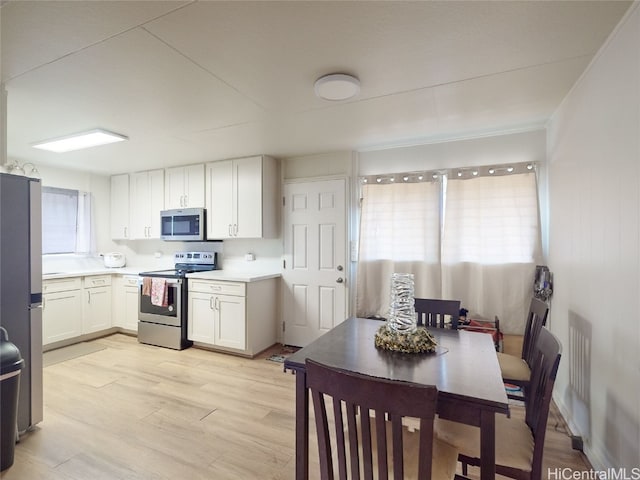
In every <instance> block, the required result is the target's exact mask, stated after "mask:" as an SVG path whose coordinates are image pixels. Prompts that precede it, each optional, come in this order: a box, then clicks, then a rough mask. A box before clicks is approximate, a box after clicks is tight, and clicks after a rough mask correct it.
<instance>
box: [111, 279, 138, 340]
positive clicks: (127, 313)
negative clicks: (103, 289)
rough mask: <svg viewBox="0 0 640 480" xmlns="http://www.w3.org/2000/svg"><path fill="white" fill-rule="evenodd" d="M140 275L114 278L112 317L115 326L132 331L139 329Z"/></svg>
mask: <svg viewBox="0 0 640 480" xmlns="http://www.w3.org/2000/svg"><path fill="white" fill-rule="evenodd" d="M139 278H140V277H138V276H137V275H135V276H134V275H125V276H117V277H114V278H113V283H112V288H113V294H112V318H113V326H114V327H120V328H123V329H125V330H128V331H131V332H137V331H138V279H139Z"/></svg>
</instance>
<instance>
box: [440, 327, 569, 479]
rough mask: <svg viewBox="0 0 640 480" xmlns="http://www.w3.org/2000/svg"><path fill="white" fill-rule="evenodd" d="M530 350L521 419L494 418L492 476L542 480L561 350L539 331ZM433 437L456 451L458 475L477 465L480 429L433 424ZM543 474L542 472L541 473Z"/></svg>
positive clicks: (552, 337) (550, 336)
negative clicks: (523, 408) (459, 471)
mask: <svg viewBox="0 0 640 480" xmlns="http://www.w3.org/2000/svg"><path fill="white" fill-rule="evenodd" d="M532 349H533V360H532V370H531V381H530V387H529V389H530V390H529V395H528V396H527V397H526V399H525V418H524V419H517V418H513V417H507V416H505V415H496V473H497V474H500V475H504V476H507V477H511V478H515V479H518V480H541V479H542V454H543V451H544V438H545V433H546V431H547V419H548V417H549V408H550V405H551V394H552V392H553V384H554V383H555V379H556V374H557V373H558V365H559V364H560V356H561V353H562V347H561V345H560V342H559V340H558V339H557V338H556V336H555V335H553V334H552V333H551V332H550V331H549V330H547V329H546V328H543V329H542V330H541V331H540V334H539V336H538V338H537V340H536V343H535V345H534V346H533V347H532ZM436 432H437V435H438V436H439V437H440V438H441V439H443V440H445V441H446V442H448V443H451V444H453V445H455V446H456V447H457V448H459V449H460V453H459V455H458V460H459V461H460V462H461V463H462V473H463V475H467V466H468V465H474V466H479V465H480V429H479V428H478V427H472V426H469V425H463V424H461V423H456V422H451V421H449V420H442V419H438V420H437V421H436ZM545 474H546V472H545Z"/></svg>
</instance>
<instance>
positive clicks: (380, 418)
mask: <svg viewBox="0 0 640 480" xmlns="http://www.w3.org/2000/svg"><path fill="white" fill-rule="evenodd" d="M305 365H306V375H307V386H308V387H309V389H310V392H311V397H312V399H313V407H314V412H315V419H316V431H317V434H318V449H319V457H320V478H321V479H322V480H332V479H333V478H334V476H335V475H336V473H337V475H338V476H337V478H339V479H341V480H342V479H346V478H347V477H349V478H352V479H359V478H364V479H366V480H369V479H373V478H374V476H375V478H379V479H386V478H389V476H390V475H391V473H392V475H393V476H392V477H391V478H394V479H395V480H401V479H405V478H412V479H438V480H439V479H452V478H454V476H455V471H456V466H457V456H458V452H457V450H456V449H455V448H453V447H452V446H451V445H447V444H446V443H445V442H442V441H440V440H437V439H435V438H434V436H433V424H434V417H435V411H436V402H437V398H438V390H437V388H436V387H435V386H428V385H417V384H413V383H408V382H400V381H392V380H388V379H381V378H376V377H370V376H367V375H361V374H358V373H354V372H350V371H345V370H340V369H337V368H333V367H330V366H326V365H322V364H320V363H317V362H314V361H312V360H309V359H307V360H306V362H305ZM328 412H329V414H328ZM406 417H413V418H412V419H411V420H414V419H419V429H418V430H414V431H409V429H408V428H407V427H406V426H404V425H403V418H406ZM331 419H332V420H331ZM331 424H332V425H331ZM347 447H348V449H347ZM334 459H337V472H336V471H335V469H334V464H333V461H334ZM348 472H349V473H350V475H349V474H348Z"/></svg>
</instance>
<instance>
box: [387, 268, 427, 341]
mask: <svg viewBox="0 0 640 480" xmlns="http://www.w3.org/2000/svg"><path fill="white" fill-rule="evenodd" d="M375 345H376V347H378V348H383V349H385V350H391V351H394V352H403V353H423V352H434V351H435V349H436V341H435V339H434V338H433V336H431V334H430V333H429V332H428V331H427V329H426V328H424V327H416V310H415V298H414V281H413V274H412V273H394V274H392V275H391V302H390V305H389V318H388V320H387V322H386V323H385V324H384V325H382V326H381V327H380V328H379V329H378V331H377V332H376V337H375Z"/></svg>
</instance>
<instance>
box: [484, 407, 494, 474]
mask: <svg viewBox="0 0 640 480" xmlns="http://www.w3.org/2000/svg"><path fill="white" fill-rule="evenodd" d="M495 417H496V415H495V413H494V412H492V411H490V410H482V411H481V413H480V478H481V480H494V479H495V477H496V418H495Z"/></svg>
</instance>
